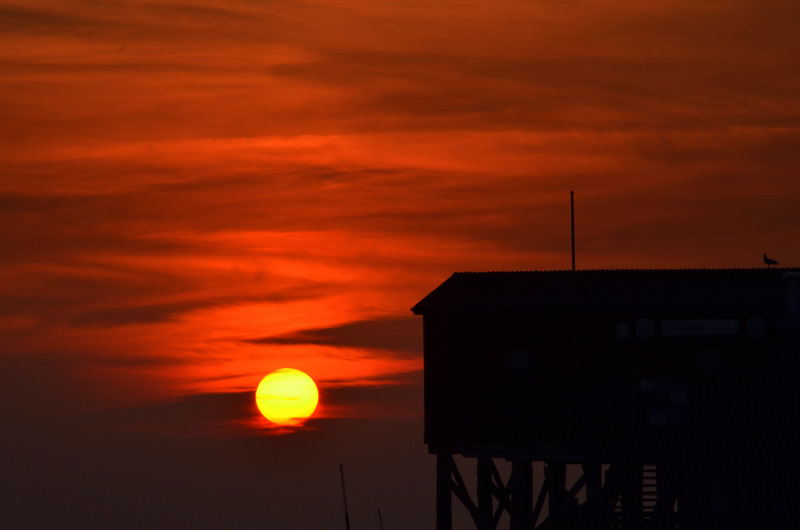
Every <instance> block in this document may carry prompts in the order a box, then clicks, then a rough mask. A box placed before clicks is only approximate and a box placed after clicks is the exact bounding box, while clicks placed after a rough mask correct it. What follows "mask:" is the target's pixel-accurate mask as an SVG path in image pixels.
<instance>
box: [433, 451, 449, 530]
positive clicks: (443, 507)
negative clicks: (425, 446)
mask: <svg viewBox="0 0 800 530" xmlns="http://www.w3.org/2000/svg"><path fill="white" fill-rule="evenodd" d="M452 465H453V457H452V456H450V455H449V454H444V453H440V454H438V455H436V530H453V499H452V497H451V495H450V491H451V489H452V487H451V479H450V477H451V474H452Z"/></svg>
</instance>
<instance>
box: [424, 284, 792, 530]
mask: <svg viewBox="0 0 800 530" xmlns="http://www.w3.org/2000/svg"><path fill="white" fill-rule="evenodd" d="M799 290H800V273H797V272H791V271H789V270H787V269H778V268H763V269H747V270H741V269H737V270H625V271H613V270H606V271H577V272H573V271H552V272H488V273H456V274H453V275H452V276H451V277H450V278H449V279H448V280H447V281H445V282H444V283H443V284H442V285H440V286H439V287H438V288H437V289H435V290H434V291H433V292H431V293H430V294H429V295H428V296H426V297H425V298H424V299H423V300H422V301H420V302H419V303H418V304H417V305H416V306H415V307H414V308H413V309H412V310H413V311H414V313H416V314H419V315H423V317H424V318H423V325H424V347H425V442H426V443H427V444H428V449H429V452H430V453H432V454H436V455H437V457H438V464H437V465H438V470H439V471H438V478H437V529H439V530H450V528H451V526H452V523H451V502H452V500H451V499H452V496H453V495H455V496H456V497H457V498H458V499H459V500H460V501H461V502H462V503H463V504H464V505H465V506H466V507H467V508H468V509H469V511H470V513H471V515H472V518H473V520H474V522H475V526H476V528H480V529H488V528H496V525H497V523H498V521H499V519H500V517H501V516H502V514H503V513H504V512H507V513H509V514H510V525H511V528H512V529H513V530H516V529H526V530H527V529H531V528H537V529H562V528H593V529H611V528H619V529H623V528H624V529H665V528H669V529H673V528H681V529H684V528H697V529H722V528H742V529H744V528H747V529H752V528H800V517H798V515H797V513H796V512H795V510H794V509H793V508H791V507H792V506H793V504H794V502H796V499H797V497H798V494H799V493H800V487H799V486H798V484H800V483H799V482H798V471H800V467H799V466H798V464H799V463H800V459H799V458H798V456H797V454H796V452H797V450H798V448H799V447H800V446H798V442H799V441H800V436H798V434H799V431H800V429H798V426H799V424H798V420H800V360H799V359H798V353H799V352H800V348H799V347H798V344H800V333H799V330H800V326H798V322H800V294H799ZM453 455H462V456H466V457H471V458H475V459H476V464H477V491H476V492H474V495H472V494H471V493H470V492H469V491H468V488H467V486H465V483H464V481H463V480H462V475H461V473H460V471H459V469H458V467H457V465H456V464H455V460H454V459H453ZM498 458H499V459H507V460H510V461H511V469H512V471H511V475H510V477H509V478H508V479H507V480H506V481H505V482H504V481H503V479H502V478H501V476H500V474H499V473H498V471H497V467H496V466H495V462H494V459H498ZM534 461H541V462H544V469H545V480H544V485H543V486H542V488H541V489H540V491H538V492H535V491H533V484H534V481H533V479H532V463H533V462H534ZM568 465H570V469H571V470H572V469H577V466H580V471H581V472H580V478H578V479H577V482H575V483H574V484H568V483H567V475H568V474H567V472H566V470H567V466H568ZM545 511H547V516H546V517H544V516H543V514H544V513H545Z"/></svg>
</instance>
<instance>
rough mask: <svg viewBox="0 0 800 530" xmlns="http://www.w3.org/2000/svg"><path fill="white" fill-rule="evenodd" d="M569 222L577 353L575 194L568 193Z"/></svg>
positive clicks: (573, 331) (574, 333)
mask: <svg viewBox="0 0 800 530" xmlns="http://www.w3.org/2000/svg"><path fill="white" fill-rule="evenodd" d="M569 221H570V236H571V239H572V347H573V348H574V349H575V353H576V354H577V352H578V278H577V277H576V275H575V192H574V191H570V192H569Z"/></svg>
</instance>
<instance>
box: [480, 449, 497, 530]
mask: <svg viewBox="0 0 800 530" xmlns="http://www.w3.org/2000/svg"><path fill="white" fill-rule="evenodd" d="M493 469H494V464H493V463H492V459H491V458H489V457H485V456H482V457H479V458H478V512H479V513H480V518H481V521H487V522H491V523H490V524H491V530H494V528H495V525H494V506H493V502H492V490H493V487H492V479H493V476H492V470H493Z"/></svg>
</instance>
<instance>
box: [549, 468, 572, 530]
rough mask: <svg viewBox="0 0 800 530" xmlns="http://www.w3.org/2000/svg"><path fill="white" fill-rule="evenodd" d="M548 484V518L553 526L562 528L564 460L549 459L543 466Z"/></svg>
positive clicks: (564, 481) (563, 515) (565, 494)
mask: <svg viewBox="0 0 800 530" xmlns="http://www.w3.org/2000/svg"><path fill="white" fill-rule="evenodd" d="M545 474H546V475H547V484H548V488H549V489H548V492H547V493H548V499H549V502H548V511H549V515H548V516H547V517H548V520H550V521H551V522H552V524H553V525H554V526H553V528H562V526H563V524H564V522H565V521H566V517H565V515H566V503H565V500H566V497H567V465H566V464H565V463H564V462H557V461H552V460H551V461H549V462H547V466H546V467H545Z"/></svg>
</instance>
